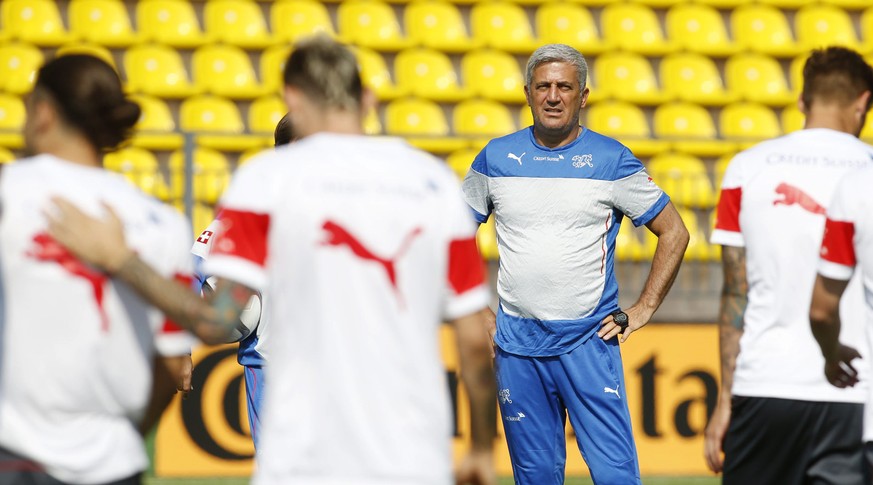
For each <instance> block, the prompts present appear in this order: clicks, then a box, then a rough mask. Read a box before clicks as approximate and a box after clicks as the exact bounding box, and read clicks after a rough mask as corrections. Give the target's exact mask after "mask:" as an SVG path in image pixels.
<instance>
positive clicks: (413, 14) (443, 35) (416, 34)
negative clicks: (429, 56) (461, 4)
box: [404, 0, 484, 52]
mask: <svg viewBox="0 0 873 485" xmlns="http://www.w3.org/2000/svg"><path fill="white" fill-rule="evenodd" d="M404 24H405V25H406V31H407V32H408V33H409V37H410V38H411V39H412V40H413V41H414V42H415V43H417V44H420V45H422V46H424V47H427V48H430V49H438V50H442V51H445V52H465V51H468V50H471V49H475V48H479V47H482V46H483V45H484V42H482V40H481V39H475V38H473V37H471V36H470V34H469V32H467V26H466V24H465V23H464V18H463V17H462V16H461V12H460V10H458V8H457V7H456V6H455V5H454V4H451V3H449V2H444V1H442V0H418V1H415V2H412V3H410V4H409V5H408V6H407V7H406V9H405V11H404Z"/></svg>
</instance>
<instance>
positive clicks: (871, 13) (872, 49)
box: [859, 0, 873, 63]
mask: <svg viewBox="0 0 873 485" xmlns="http://www.w3.org/2000/svg"><path fill="white" fill-rule="evenodd" d="M859 1H862V2H865V3H866V2H868V1H869V0H859ZM861 41H862V44H861V46H860V49H861V51H862V52H866V53H868V54H873V7H870V8H868V9H867V10H864V13H862V14H861ZM867 62H868V63H869V62H870V61H867Z"/></svg>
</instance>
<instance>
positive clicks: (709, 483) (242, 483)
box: [145, 477, 721, 485]
mask: <svg viewBox="0 0 873 485" xmlns="http://www.w3.org/2000/svg"><path fill="white" fill-rule="evenodd" d="M248 483H249V481H248V480H247V479H242V478H146V480H145V485H246V484H248ZM592 483H593V482H592V481H591V479H590V478H581V477H574V478H567V481H566V482H565V484H566V485H591V484H592ZM719 483H721V481H720V479H719V477H682V478H678V477H673V478H671V477H658V478H643V484H644V485H717V484H719ZM500 485H512V478H501V479H500Z"/></svg>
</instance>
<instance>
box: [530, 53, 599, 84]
mask: <svg viewBox="0 0 873 485" xmlns="http://www.w3.org/2000/svg"><path fill="white" fill-rule="evenodd" d="M547 62H566V63H568V64H572V65H573V66H575V67H576V74H577V75H578V76H579V89H580V90H581V89H585V84H586V83H587V81H588V63H587V62H585V56H583V55H582V53H581V52H579V51H577V50H576V49H574V48H572V47H570V46H568V45H566V44H546V45H544V46H542V47H540V48H539V49H537V50H535V51H534V53H533V54H531V56H530V59H528V60H527V71H526V72H525V76H524V85H525V86H528V87H530V83H531V81H532V80H533V72H534V69H536V68H537V67H539V66H540V65H541V64H545V63H547Z"/></svg>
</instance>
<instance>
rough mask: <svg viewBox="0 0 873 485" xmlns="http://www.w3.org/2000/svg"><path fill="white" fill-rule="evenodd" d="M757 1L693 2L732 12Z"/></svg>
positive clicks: (709, 0) (719, 0) (711, 0)
mask: <svg viewBox="0 0 873 485" xmlns="http://www.w3.org/2000/svg"><path fill="white" fill-rule="evenodd" d="M756 1H757V0H695V2H694V3H699V4H701V5H706V6H708V7H713V8H717V9H724V10H732V9H735V8H737V7H742V6H743V5H749V4H752V3H755V2H756Z"/></svg>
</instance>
